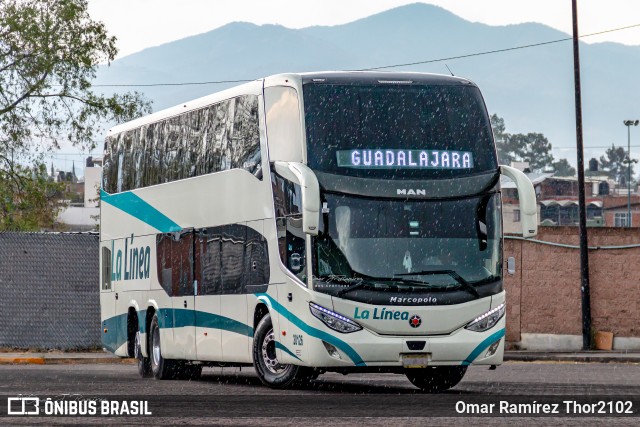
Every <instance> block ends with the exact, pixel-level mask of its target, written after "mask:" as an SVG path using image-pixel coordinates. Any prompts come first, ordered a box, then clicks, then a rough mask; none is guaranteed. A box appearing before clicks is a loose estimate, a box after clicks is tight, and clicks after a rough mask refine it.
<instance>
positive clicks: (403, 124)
mask: <svg viewBox="0 0 640 427" xmlns="http://www.w3.org/2000/svg"><path fill="white" fill-rule="evenodd" d="M304 105H305V122H306V132H307V144H308V148H307V153H308V154H307V156H308V164H309V166H310V167H311V168H312V169H316V170H319V171H323V172H328V173H333V174H340V175H350V176H356V177H366V178H385V179H393V178H407V179H437V178H453V177H456V176H462V175H469V174H476V173H483V172H487V171H490V170H495V169H496V168H497V167H498V165H497V161H496V156H495V148H494V145H493V139H492V136H491V127H490V124H489V118H488V116H487V113H486V109H485V106H484V102H483V100H482V96H481V95H480V91H479V90H478V89H477V88H476V87H474V86H468V85H418V84H412V85H401V84H384V85H345V84H313V83H311V84H306V85H305V86H304Z"/></svg>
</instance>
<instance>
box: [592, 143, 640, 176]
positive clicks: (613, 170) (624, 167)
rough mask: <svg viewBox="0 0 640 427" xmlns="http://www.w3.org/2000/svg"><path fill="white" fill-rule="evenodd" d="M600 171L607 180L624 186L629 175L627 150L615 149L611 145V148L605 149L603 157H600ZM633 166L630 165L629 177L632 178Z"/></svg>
mask: <svg viewBox="0 0 640 427" xmlns="http://www.w3.org/2000/svg"><path fill="white" fill-rule="evenodd" d="M600 167H601V171H602V172H604V173H605V174H606V175H607V176H608V177H609V178H612V179H614V180H616V181H617V182H619V183H623V184H626V182H627V176H628V175H627V174H628V173H629V160H628V158H627V150H625V149H624V148H623V147H616V146H615V145H613V144H611V148H607V150H606V151H605V152H604V156H600ZM633 173H634V172H633V165H631V177H632V178H633Z"/></svg>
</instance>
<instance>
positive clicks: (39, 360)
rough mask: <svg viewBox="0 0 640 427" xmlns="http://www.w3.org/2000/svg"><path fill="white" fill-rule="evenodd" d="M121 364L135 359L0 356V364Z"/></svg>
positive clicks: (134, 361) (130, 362)
mask: <svg viewBox="0 0 640 427" xmlns="http://www.w3.org/2000/svg"><path fill="white" fill-rule="evenodd" d="M114 363H116V364H123V365H130V364H134V363H136V360H135V359H131V358H120V357H69V356H60V357H55V356H54V357H46V356H40V357H33V356H11V357H2V356H0V365H88V364H114Z"/></svg>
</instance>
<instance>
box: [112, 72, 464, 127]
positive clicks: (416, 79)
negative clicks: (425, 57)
mask: <svg viewBox="0 0 640 427" xmlns="http://www.w3.org/2000/svg"><path fill="white" fill-rule="evenodd" d="M288 79H291V80H294V81H297V83H298V84H308V83H311V84H313V83H327V84H331V83H334V84H353V85H363V84H428V85H459V84H466V85H473V86H475V84H474V83H473V82H471V81H470V80H467V79H464V78H461V77H455V76H447V75H442V74H429V73H416V72H397V71H394V72H386V71H321V72H308V73H283V74H275V75H272V76H269V77H265V78H261V79H256V80H254V81H252V82H249V83H245V84H242V85H239V86H234V87H232V88H229V89H225V90H222V91H220V92H215V93H213V94H211V95H206V96H203V97H201V98H197V99H194V100H191V101H186V102H183V103H180V104H178V105H176V106H173V107H169V108H166V109H164V110H160V111H158V112H155V113H152V114H149V115H147V116H144V117H140V118H138V119H135V120H131V121H129V122H126V123H123V124H120V125H117V126H114V127H113V128H111V129H109V131H108V133H107V136H112V135H117V134H119V133H120V132H123V131H127V130H130V129H135V128H138V127H140V126H144V125H148V124H151V123H156V122H159V121H162V120H165V119H168V118H170V117H174V116H177V115H179V114H182V113H184V112H187V111H192V110H197V109H199V108H203V107H206V106H207V105H211V104H215V103H216V102H220V101H224V100H225V99H230V98H234V97H236V96H240V95H249V94H254V95H258V94H260V92H261V90H262V87H263V84H264V85H265V86H271V85H272V84H275V85H279V84H280V83H281V82H283V81H287V80H288ZM270 83H271V84H270Z"/></svg>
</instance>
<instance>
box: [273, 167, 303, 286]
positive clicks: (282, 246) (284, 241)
mask: <svg viewBox="0 0 640 427" xmlns="http://www.w3.org/2000/svg"><path fill="white" fill-rule="evenodd" d="M271 184H272V187H273V201H274V209H275V214H276V232H277V235H278V249H279V252H280V259H281V260H282V263H283V264H284V265H285V266H286V267H287V269H288V270H289V271H291V272H292V273H294V274H295V275H296V276H298V278H300V280H302V281H303V282H306V277H307V265H306V264H307V263H306V239H305V234H304V232H303V231H302V213H301V212H302V193H301V189H300V185H299V184H295V183H293V182H291V181H288V180H286V179H284V178H282V177H281V176H279V175H276V174H275V173H272V174H271Z"/></svg>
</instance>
